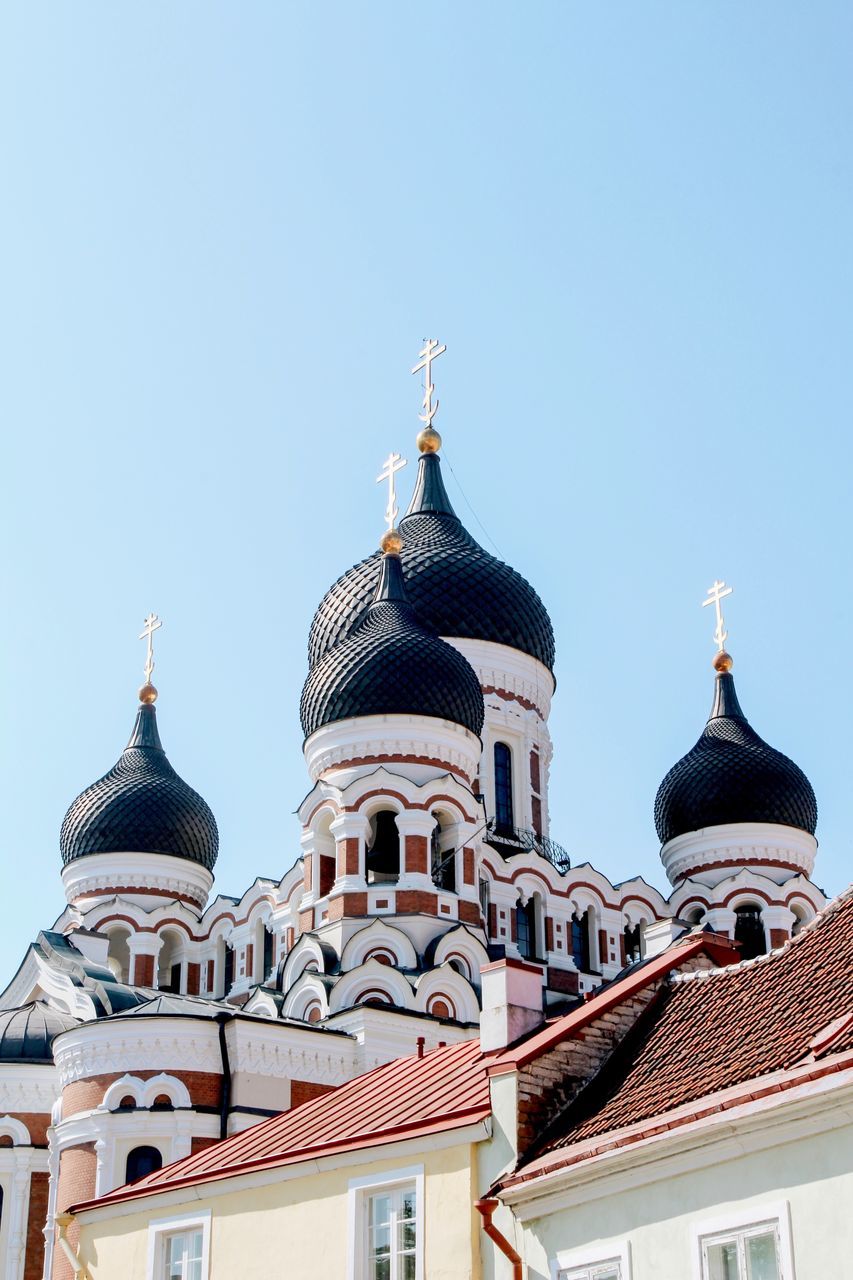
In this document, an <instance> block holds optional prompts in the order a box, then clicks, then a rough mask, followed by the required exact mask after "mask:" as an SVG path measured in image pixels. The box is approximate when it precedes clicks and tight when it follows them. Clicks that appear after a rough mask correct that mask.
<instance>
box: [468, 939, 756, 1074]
mask: <svg viewBox="0 0 853 1280" xmlns="http://www.w3.org/2000/svg"><path fill="white" fill-rule="evenodd" d="M739 954H740V953H739V952H738V950H737V949H736V948H735V947H734V946H733V945H732V944H731V943H730V942H729V941H728V939H726V938H722V937H719V936H718V935H717V934H708V933H699V934H690V935H688V936H687V937H685V938H684V939H683V940H681V941H679V942H677V943H676V944H675V945H674V946H672V947H667V949H666V951H662V952H661V953H660V955H658V956H654V957H653V958H652V959H651V960H647V961H646V962H645V963H644V964H639V965H637V966H635V967H634V968H632V969H631V970H630V972H629V973H627V974H626V975H625V977H624V978H619V979H618V980H617V981H615V982H611V983H609V984H608V985H607V986H606V987H604V989H603V990H602V991H600V992H598V993H597V994H596V995H594V996H592V998H591V999H589V1000H587V1001H585V1002H584V1004H582V1005H579V1006H578V1008H577V1009H573V1010H572V1012H571V1013H567V1014H566V1015H565V1016H564V1017H562V1018H554V1019H553V1020H552V1021H550V1022H548V1023H546V1025H545V1026H544V1027H543V1028H542V1030H541V1031H537V1032H536V1034H535V1035H532V1036H529V1037H528V1039H526V1040H522V1041H521V1042H520V1043H519V1044H516V1045H512V1046H510V1048H509V1049H507V1050H506V1051H505V1052H504V1053H502V1054H501V1055H500V1056H499V1057H497V1058H495V1060H494V1061H493V1062H492V1064H491V1066H490V1067H489V1075H490V1076H497V1075H503V1074H504V1073H506V1072H511V1071H517V1070H518V1068H519V1067H523V1066H526V1065H527V1063H528V1062H532V1061H533V1060H534V1059H535V1058H538V1057H539V1056H540V1055H541V1054H543V1053H547V1052H548V1050H549V1049H553V1048H554V1046H555V1045H558V1044H559V1043H560V1042H561V1041H562V1040H568V1039H569V1037H570V1036H573V1035H575V1034H576V1033H577V1032H578V1031H579V1030H580V1029H581V1028H582V1027H585V1026H587V1025H588V1024H589V1023H590V1022H594V1021H595V1019H596V1018H600V1017H601V1015H602V1014H603V1013H606V1012H607V1010H608V1009H612V1008H614V1007H615V1006H616V1005H619V1004H622V1003H623V1002H624V1001H625V1000H629V999H630V998H631V996H632V995H634V993H635V992H637V991H642V990H643V989H644V988H646V987H647V986H649V984H650V983H653V982H657V981H658V979H660V978H664V977H666V976H667V974H669V973H670V972H671V971H672V970H673V969H678V968H680V967H681V966H682V965H685V964H686V963H687V962H688V961H690V960H693V959H694V958H695V957H696V956H698V955H707V956H709V957H710V958H711V960H713V961H714V962H715V963H716V964H731V963H732V962H733V961H734V960H736V959H737V957H738V955H739Z"/></svg>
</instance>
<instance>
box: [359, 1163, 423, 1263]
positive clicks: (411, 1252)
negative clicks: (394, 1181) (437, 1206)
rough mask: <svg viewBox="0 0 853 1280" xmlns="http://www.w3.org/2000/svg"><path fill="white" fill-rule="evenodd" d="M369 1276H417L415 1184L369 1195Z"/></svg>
mask: <svg viewBox="0 0 853 1280" xmlns="http://www.w3.org/2000/svg"><path fill="white" fill-rule="evenodd" d="M366 1243H367V1280H415V1271H416V1251H417V1196H416V1191H415V1188H414V1186H405V1187H395V1188H393V1189H389V1190H387V1191H378V1192H376V1194H375V1195H371V1196H368V1198H367V1242H366Z"/></svg>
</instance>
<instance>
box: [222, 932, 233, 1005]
mask: <svg viewBox="0 0 853 1280" xmlns="http://www.w3.org/2000/svg"><path fill="white" fill-rule="evenodd" d="M233 986H234V948H233V947H232V946H231V945H230V943H227V942H226V944H225V972H224V974H223V991H222V994H223V995H224V996H227V995H228V993H229V991H230V990H231V988H232V987H233Z"/></svg>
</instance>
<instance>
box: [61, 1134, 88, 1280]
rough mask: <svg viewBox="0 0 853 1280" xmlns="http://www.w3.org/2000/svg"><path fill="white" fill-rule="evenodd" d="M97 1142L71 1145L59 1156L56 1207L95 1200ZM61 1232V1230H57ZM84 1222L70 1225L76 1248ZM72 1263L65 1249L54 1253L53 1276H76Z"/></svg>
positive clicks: (64, 1279)
mask: <svg viewBox="0 0 853 1280" xmlns="http://www.w3.org/2000/svg"><path fill="white" fill-rule="evenodd" d="M97 1163H98V1162H97V1158H96V1156H95V1144H94V1142H84V1143H82V1144H81V1145H80V1146H79V1147H68V1148H66V1150H65V1151H63V1152H62V1155H61V1156H60V1158H59V1186H58V1188H57V1195H56V1211H57V1213H64V1212H65V1210H66V1209H67V1208H68V1207H69V1206H70V1205H72V1204H79V1203H80V1201H81V1200H91V1199H92V1197H93V1196H94V1194H95V1174H96V1170H97ZM57 1234H58V1233H57ZM79 1235H80V1226H79V1224H78V1223H77V1222H72V1224H71V1226H70V1227H69V1229H68V1241H69V1243H70V1244H71V1247H72V1248H76V1246H77V1242H78V1239H79ZM73 1275H74V1272H73V1270H72V1268H71V1263H70V1262H69V1261H68V1259H67V1258H66V1256H65V1254H64V1253H63V1252H62V1250H61V1249H55V1250H54V1253H53V1280H72V1277H73Z"/></svg>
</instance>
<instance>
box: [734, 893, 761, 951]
mask: <svg viewBox="0 0 853 1280" xmlns="http://www.w3.org/2000/svg"><path fill="white" fill-rule="evenodd" d="M735 916H736V917H737V918H736V920H735V942H737V943H739V944H740V954H741V958H742V959H743V960H754V959H755V957H756V956H763V955H764V953H765V952H766V950H767V938H766V937H765V933H764V922H763V921H762V919H761V908H760V907H759V906H758V904H757V903H755V902H744V903H741V905H740V906H739V907H735Z"/></svg>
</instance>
